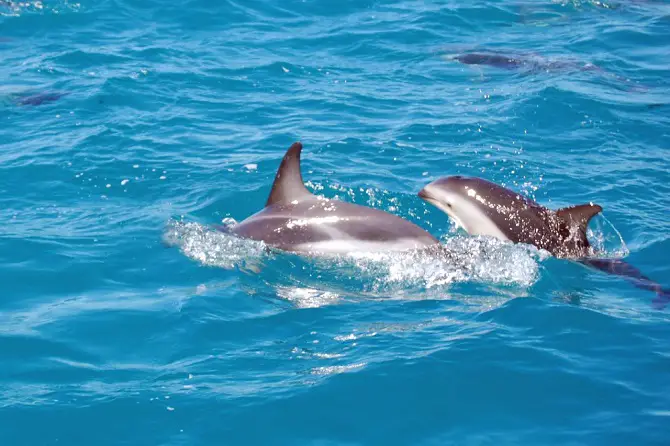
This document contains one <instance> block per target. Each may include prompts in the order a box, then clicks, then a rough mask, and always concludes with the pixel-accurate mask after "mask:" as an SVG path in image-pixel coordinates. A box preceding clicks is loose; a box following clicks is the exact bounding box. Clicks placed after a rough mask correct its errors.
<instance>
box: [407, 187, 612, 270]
mask: <svg viewBox="0 0 670 446" xmlns="http://www.w3.org/2000/svg"><path fill="white" fill-rule="evenodd" d="M419 196H420V197H421V198H423V199H424V200H426V201H427V202H429V203H431V204H433V205H434V206H436V207H438V208H439V209H441V210H443V211H444V212H446V213H447V214H448V215H449V216H450V217H451V218H452V219H454V220H455V221H456V222H457V223H458V224H459V225H460V226H462V227H463V229H465V231H466V232H468V233H469V234H472V235H488V236H492V237H496V238H498V239H501V240H510V241H512V242H514V243H527V244H530V245H535V246H537V247H538V248H540V249H544V250H547V251H549V252H550V253H551V254H553V255H554V256H556V257H571V258H575V257H585V256H588V255H590V254H592V253H591V252H590V245H589V241H588V240H587V238H586V226H587V225H588V223H589V220H591V218H592V217H593V216H594V215H596V214H597V213H598V212H600V211H601V210H602V208H601V207H600V206H598V205H597V204H583V205H579V206H572V207H568V208H564V209H559V210H557V211H552V210H550V209H547V208H545V207H543V206H541V205H539V204H538V203H536V202H534V201H532V200H530V199H528V198H526V197H524V196H523V195H521V194H519V193H517V192H514V191H512V190H509V189H506V188H504V187H502V186H499V185H497V184H495V183H491V182H490V181H486V180H484V179H481V178H475V177H463V176H452V177H444V178H440V179H438V180H435V181H433V182H432V183H430V184H428V185H427V186H426V187H424V188H423V189H422V190H421V191H420V192H419Z"/></svg>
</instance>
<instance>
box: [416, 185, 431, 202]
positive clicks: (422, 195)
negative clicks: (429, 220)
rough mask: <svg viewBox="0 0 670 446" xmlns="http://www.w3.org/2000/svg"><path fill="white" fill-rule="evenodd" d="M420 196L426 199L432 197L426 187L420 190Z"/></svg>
mask: <svg viewBox="0 0 670 446" xmlns="http://www.w3.org/2000/svg"><path fill="white" fill-rule="evenodd" d="M418 195H419V197H421V198H423V199H424V200H430V199H431V198H432V197H431V196H430V194H429V193H428V192H427V191H426V188H425V187H424V188H423V189H421V190H420V191H419V194H418Z"/></svg>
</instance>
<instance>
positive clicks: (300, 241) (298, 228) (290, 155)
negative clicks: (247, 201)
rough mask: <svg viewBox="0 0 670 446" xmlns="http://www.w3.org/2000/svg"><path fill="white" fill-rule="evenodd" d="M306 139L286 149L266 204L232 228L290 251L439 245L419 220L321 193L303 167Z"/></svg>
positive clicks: (327, 251) (248, 236)
mask: <svg viewBox="0 0 670 446" xmlns="http://www.w3.org/2000/svg"><path fill="white" fill-rule="evenodd" d="M301 150H302V144H300V143H299V142H296V143H294V144H293V145H292V146H291V147H290V148H289V149H288V151H287V152H286V154H285V155H284V159H283V160H282V162H281V165H280V166H279V169H278V170H277V174H276V176H275V180H274V184H273V185H272V189H271V191H270V196H269V197H268V200H267V203H266V204H265V207H264V208H263V209H262V210H261V211H259V212H257V213H256V214H254V215H252V216H250V217H249V218H247V219H246V220H244V221H242V222H240V223H239V224H237V225H235V226H233V227H232V228H229V229H228V231H230V232H232V233H233V234H235V235H237V236H240V237H243V238H249V239H253V240H258V241H263V242H265V243H266V244H268V245H270V246H272V247H275V248H278V249H281V250H284V251H290V252H296V253H309V254H337V253H349V252H382V251H403V250H410V249H420V248H427V247H431V246H439V241H438V240H437V239H436V238H435V237H433V236H432V235H430V233H428V232H427V231H425V230H423V229H422V228H420V227H419V226H417V225H415V224H414V223H411V222H409V221H407V220H404V219H402V218H400V217H397V216H395V215H392V214H389V213H387V212H384V211H381V210H378V209H373V208H369V207H365V206H359V205H356V204H352V203H347V202H343V201H339V200H333V199H328V198H323V197H318V196H316V195H314V194H312V193H311V192H309V191H308V190H307V188H306V187H305V185H304V184H303V180H302V175H301V173H300V152H301Z"/></svg>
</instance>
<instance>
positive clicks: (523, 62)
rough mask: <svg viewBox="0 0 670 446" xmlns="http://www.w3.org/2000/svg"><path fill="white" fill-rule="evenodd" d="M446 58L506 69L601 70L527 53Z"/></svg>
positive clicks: (459, 55)
mask: <svg viewBox="0 0 670 446" xmlns="http://www.w3.org/2000/svg"><path fill="white" fill-rule="evenodd" d="M445 59H447V60H456V61H458V62H460V63H462V64H466V65H488V66H491V67H496V68H503V69H508V70H513V69H522V68H525V69H528V70H529V71H533V72H536V71H550V70H570V69H576V70H582V71H602V69H601V68H599V67H597V66H596V65H593V64H591V63H578V62H571V61H557V60H555V61H549V60H543V59H541V58H538V57H529V56H527V55H514V56H513V55H505V54H499V53H495V52H467V53H462V54H457V55H447V56H445Z"/></svg>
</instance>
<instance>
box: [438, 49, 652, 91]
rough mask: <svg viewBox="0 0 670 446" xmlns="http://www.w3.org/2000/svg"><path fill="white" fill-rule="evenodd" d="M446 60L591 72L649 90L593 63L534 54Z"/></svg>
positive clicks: (494, 54) (528, 69)
mask: <svg viewBox="0 0 670 446" xmlns="http://www.w3.org/2000/svg"><path fill="white" fill-rule="evenodd" d="M443 58H444V59H446V60H455V61H457V62H460V63H462V64H465V65H486V66H490V67H495V68H500V69H504V70H517V71H521V72H524V71H525V72H527V73H540V72H549V71H571V70H575V71H590V72H594V73H597V74H599V75H600V76H603V77H605V78H608V79H611V80H613V81H616V82H618V83H620V84H622V85H625V87H624V89H625V90H627V91H636V92H642V91H647V90H648V89H649V88H648V87H646V86H644V85H639V84H633V83H632V82H631V81H630V80H629V79H626V78H624V77H621V76H619V75H617V74H614V73H610V72H608V71H606V70H604V69H603V68H601V67H599V66H597V65H594V64H592V63H584V62H578V61H570V60H547V59H545V58H542V57H539V56H537V55H532V54H515V55H512V54H501V53H498V52H496V51H481V52H464V53H460V54H448V55H444V56H443Z"/></svg>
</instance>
